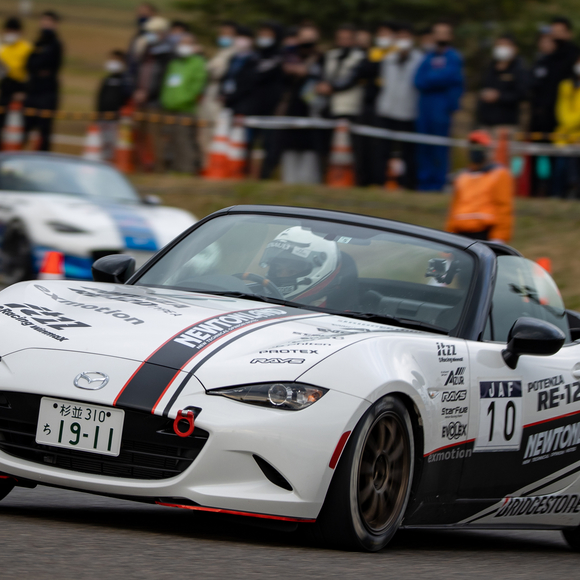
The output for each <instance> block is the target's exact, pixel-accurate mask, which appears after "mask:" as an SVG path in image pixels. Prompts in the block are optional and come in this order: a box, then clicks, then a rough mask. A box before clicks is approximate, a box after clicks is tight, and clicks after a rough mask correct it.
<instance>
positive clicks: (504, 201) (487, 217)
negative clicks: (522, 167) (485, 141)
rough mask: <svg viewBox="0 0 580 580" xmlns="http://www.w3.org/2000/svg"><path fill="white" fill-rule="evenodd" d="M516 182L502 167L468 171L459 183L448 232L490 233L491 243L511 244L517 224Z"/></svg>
mask: <svg viewBox="0 0 580 580" xmlns="http://www.w3.org/2000/svg"><path fill="white" fill-rule="evenodd" d="M513 198H514V180H513V177H512V175H511V173H510V172H509V171H508V170H507V169H506V168H505V167H503V166H501V165H494V166H492V167H491V168H490V169H488V170H484V171H465V172H463V173H461V174H460V175H459V176H458V177H457V179H456V180H455V187H454V191H453V199H452V201H451V208H450V210H449V216H448V218H447V224H446V226H445V229H446V230H447V231H448V232H452V233H455V234H462V233H463V234H468V233H476V232H482V231H485V230H489V239H490V240H502V241H503V242H509V240H510V238H511V235H512V228H513V221H514V216H513V213H514V199H513Z"/></svg>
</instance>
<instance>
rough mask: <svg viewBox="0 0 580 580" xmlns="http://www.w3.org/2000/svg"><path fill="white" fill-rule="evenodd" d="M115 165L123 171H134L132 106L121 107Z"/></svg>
mask: <svg viewBox="0 0 580 580" xmlns="http://www.w3.org/2000/svg"><path fill="white" fill-rule="evenodd" d="M115 165H116V167H117V169H118V170H119V171H122V172H123V173H133V172H134V171H135V164H134V163H133V109H132V108H131V107H130V106H127V107H123V109H121V120H120V121H119V129H118V131H117V147H116V149H115Z"/></svg>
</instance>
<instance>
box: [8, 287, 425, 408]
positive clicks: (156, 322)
mask: <svg viewBox="0 0 580 580" xmlns="http://www.w3.org/2000/svg"><path fill="white" fill-rule="evenodd" d="M401 332H404V333H405V332H413V331H406V330H404V329H401V328H395V327H389V326H385V325H379V324H374V323H369V322H365V321H360V320H354V319H350V318H346V317H339V316H331V315H328V314H323V313H318V312H313V311H310V310H306V309H299V308H288V307H285V306H278V305H272V304H267V303H263V302H257V301H250V300H241V299H237V298H226V297H216V296H211V295H204V294H199V293H192V292H177V291H171V290H162V289H151V288H145V287H138V286H124V285H113V284H102V283H94V282H72V281H65V280H59V281H35V282H23V283H20V284H16V285H14V286H11V287H9V288H7V289H6V290H3V291H2V292H0V356H1V357H2V362H3V363H5V365H6V366H7V367H8V368H10V369H11V372H12V373H13V374H14V375H16V374H19V371H18V368H22V367H23V365H25V364H26V365H28V367H37V366H38V367H42V368H45V369H46V368H47V367H49V368H52V369H53V370H52V375H53V376H54V377H55V379H54V380H55V381H56V382H59V383H60V382H66V383H67V384H72V378H73V375H76V374H77V373H81V372H84V371H92V372H93V371H98V372H106V373H107V375H108V374H109V372H108V371H107V370H106V369H108V368H110V365H111V362H110V361H111V360H113V359H114V360H117V363H115V364H116V366H115V369H116V370H115V373H116V374H117V375H118V377H117V381H118V385H117V387H118V388H117V392H118V393H119V394H118V395H116V396H117V399H115V403H117V402H118V403H119V404H124V405H126V406H128V407H134V408H141V409H147V410H149V411H151V409H152V408H154V405H155V402H156V401H159V400H160V397H161V396H162V395H163V394H164V393H165V391H166V390H167V389H169V387H170V386H171V385H172V384H173V383H174V382H180V380H177V379H176V377H178V375H179V373H180V372H182V373H186V374H191V375H193V376H194V377H195V379H196V380H195V381H191V385H190V388H195V385H197V386H198V387H199V389H201V388H202V387H203V388H206V389H211V388H217V387H221V386H228V385H239V384H247V383H259V382H268V381H295V380H297V379H298V378H299V377H300V375H302V374H304V373H305V372H306V371H307V370H308V369H310V368H312V367H313V366H314V365H316V364H317V363H319V362H320V361H322V360H324V359H325V358H326V357H328V356H330V355H332V354H333V353H335V352H337V351H339V350H341V349H343V348H345V347H347V346H348V345H350V344H353V343H354V342H358V341H360V340H364V339H366V338H368V337H369V334H370V333H373V334H394V333H401ZM87 357H88V358H87ZM83 365H84V366H83ZM99 365H100V366H99ZM103 365H104V366H103ZM65 367H66V373H67V374H66V377H64V375H63V376H62V377H61V373H62V372H64V371H63V369H64V368H65ZM69 367H70V368H69ZM85 367H86V368H85ZM93 367H94V368H93ZM105 367H106V368H105ZM35 372H36V371H35ZM71 373H72V374H71ZM24 374H27V373H25V372H24V370H22V371H20V375H22V376H24ZM45 374H46V373H45ZM49 374H50V373H49ZM57 375H58V379H57V378H56V377H57ZM69 375H71V376H70V377H69ZM35 376H36V375H35ZM23 380H24V379H23ZM26 380H28V381H29V382H30V381H31V380H32V378H28V379H26ZM35 382H37V381H35ZM77 386H78V385H77ZM119 387H123V388H122V389H121V388H119ZM73 390H74V389H73ZM75 392H76V391H75ZM76 394H77V395H78V392H76ZM103 402H105V401H103ZM106 402H112V401H106Z"/></svg>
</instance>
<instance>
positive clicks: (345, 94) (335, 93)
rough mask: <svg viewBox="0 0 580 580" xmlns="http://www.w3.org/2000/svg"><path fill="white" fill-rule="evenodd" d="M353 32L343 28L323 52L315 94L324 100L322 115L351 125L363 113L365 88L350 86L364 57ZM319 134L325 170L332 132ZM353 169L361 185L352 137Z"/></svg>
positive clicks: (354, 137) (343, 26)
mask: <svg viewBox="0 0 580 580" xmlns="http://www.w3.org/2000/svg"><path fill="white" fill-rule="evenodd" d="M355 31H356V28H355V27H354V26H353V25H352V24H343V25H342V26H340V27H339V28H338V29H337V31H336V33H335V48H331V49H330V50H328V51H326V53H325V54H324V56H323V59H322V63H321V68H322V71H321V72H322V76H321V79H320V82H319V83H318V85H317V87H316V93H317V94H318V95H320V97H322V98H323V99H326V100H327V107H325V109H324V111H323V114H325V115H328V116H329V117H331V118H334V119H348V120H350V121H354V120H355V119H356V118H357V117H358V116H359V115H360V114H361V113H362V110H363V99H364V87H363V86H362V85H360V84H358V83H356V84H354V85H352V86H351V79H352V78H353V73H354V72H355V71H356V69H357V67H358V66H359V65H360V64H361V63H362V62H363V61H364V60H365V56H366V55H365V53H364V51H362V50H361V49H360V48H358V47H356V46H355V42H354V41H355ZM325 133H326V134H321V139H320V146H319V152H320V156H321V159H322V162H323V163H322V165H323V167H324V168H325V166H326V160H327V159H328V155H329V153H330V145H331V139H332V132H331V131H326V132H325ZM352 142H353V155H354V167H355V175H356V176H358V177H357V181H360V174H361V170H360V167H361V166H360V156H359V155H360V149H359V147H358V138H357V136H353V139H352Z"/></svg>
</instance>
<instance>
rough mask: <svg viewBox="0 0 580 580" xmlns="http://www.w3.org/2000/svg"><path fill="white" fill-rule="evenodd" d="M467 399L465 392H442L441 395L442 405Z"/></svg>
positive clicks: (463, 390)
mask: <svg viewBox="0 0 580 580" xmlns="http://www.w3.org/2000/svg"><path fill="white" fill-rule="evenodd" d="M466 398H467V390H465V389H462V390H461V391H443V394H442V395H441V402H442V403H455V402H456V401H465V399H466Z"/></svg>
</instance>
